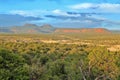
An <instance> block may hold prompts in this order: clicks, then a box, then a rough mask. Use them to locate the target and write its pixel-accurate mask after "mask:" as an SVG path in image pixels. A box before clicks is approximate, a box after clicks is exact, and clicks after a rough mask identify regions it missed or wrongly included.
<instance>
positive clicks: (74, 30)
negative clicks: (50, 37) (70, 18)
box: [55, 28, 111, 33]
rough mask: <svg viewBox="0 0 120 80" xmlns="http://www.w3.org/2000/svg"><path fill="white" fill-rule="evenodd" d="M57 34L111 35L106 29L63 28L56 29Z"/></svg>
mask: <svg viewBox="0 0 120 80" xmlns="http://www.w3.org/2000/svg"><path fill="white" fill-rule="evenodd" d="M55 32H56V33H111V32H110V31H109V30H107V29H104V28H81V29H80V28H79V29H74V28H73V29H72V28H70V29H69V28H62V29H56V30H55Z"/></svg>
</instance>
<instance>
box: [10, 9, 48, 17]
mask: <svg viewBox="0 0 120 80" xmlns="http://www.w3.org/2000/svg"><path fill="white" fill-rule="evenodd" d="M46 12H47V11H45V10H12V11H10V12H9V13H10V14H19V15H22V16H33V17H38V16H40V15H41V14H42V13H46Z"/></svg>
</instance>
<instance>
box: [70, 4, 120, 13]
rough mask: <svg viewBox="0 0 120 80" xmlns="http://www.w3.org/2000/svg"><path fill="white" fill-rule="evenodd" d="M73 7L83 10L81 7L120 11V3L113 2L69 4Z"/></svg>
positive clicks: (102, 10)
mask: <svg viewBox="0 0 120 80" xmlns="http://www.w3.org/2000/svg"><path fill="white" fill-rule="evenodd" d="M69 8H71V9H75V10H81V9H93V10H101V11H99V12H113V13H114V12H120V10H119V9H120V4H112V3H101V4H97V3H81V4H76V5H71V6H69Z"/></svg>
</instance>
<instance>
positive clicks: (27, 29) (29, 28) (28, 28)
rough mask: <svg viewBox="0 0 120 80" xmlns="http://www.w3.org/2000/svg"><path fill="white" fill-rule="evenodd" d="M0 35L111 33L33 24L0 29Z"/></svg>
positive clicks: (104, 30)
mask: <svg viewBox="0 0 120 80" xmlns="http://www.w3.org/2000/svg"><path fill="white" fill-rule="evenodd" d="M0 33H16V34H17V33H18V34H22V33H27V34H40V33H89V34H90V33H111V31H109V30H107V29H104V28H55V27H53V26H51V25H49V24H45V25H42V26H38V25H35V24H25V25H23V26H13V27H10V28H2V27H1V28H0Z"/></svg>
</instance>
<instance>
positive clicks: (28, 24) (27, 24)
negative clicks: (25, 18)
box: [24, 23, 37, 26]
mask: <svg viewBox="0 0 120 80" xmlns="http://www.w3.org/2000/svg"><path fill="white" fill-rule="evenodd" d="M24 26H37V25H36V24H30V23H26V24H24Z"/></svg>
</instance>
